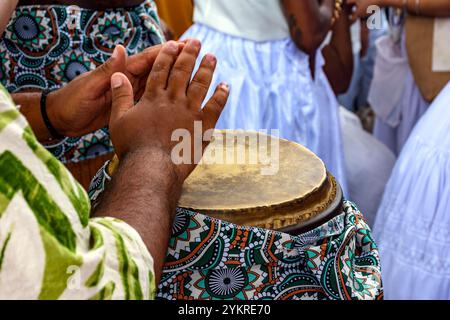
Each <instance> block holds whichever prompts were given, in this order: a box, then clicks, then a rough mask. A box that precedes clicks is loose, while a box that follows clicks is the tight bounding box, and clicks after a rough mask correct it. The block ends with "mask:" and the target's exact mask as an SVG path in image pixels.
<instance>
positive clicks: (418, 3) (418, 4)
mask: <svg viewBox="0 0 450 320" xmlns="http://www.w3.org/2000/svg"><path fill="white" fill-rule="evenodd" d="M380 5H381V6H384V7H395V8H400V9H401V8H405V7H406V10H408V12H409V13H411V14H417V13H418V14H419V15H423V16H430V17H450V1H448V0H407V1H404V0H380Z"/></svg>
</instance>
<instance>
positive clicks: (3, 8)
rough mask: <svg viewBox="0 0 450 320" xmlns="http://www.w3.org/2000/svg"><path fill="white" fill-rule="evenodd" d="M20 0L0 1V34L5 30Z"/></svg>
mask: <svg viewBox="0 0 450 320" xmlns="http://www.w3.org/2000/svg"><path fill="white" fill-rule="evenodd" d="M17 2H18V0H2V1H0V34H1V33H3V31H5V28H6V26H7V25H8V22H9V19H10V18H11V15H12V13H13V11H14V9H15V8H16V6H17Z"/></svg>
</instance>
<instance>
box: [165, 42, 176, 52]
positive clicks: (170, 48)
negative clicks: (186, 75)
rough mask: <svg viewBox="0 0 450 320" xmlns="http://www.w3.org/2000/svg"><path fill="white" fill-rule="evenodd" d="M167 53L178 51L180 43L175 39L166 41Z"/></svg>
mask: <svg viewBox="0 0 450 320" xmlns="http://www.w3.org/2000/svg"><path fill="white" fill-rule="evenodd" d="M165 48H166V50H167V53H177V52H178V43H176V42H175V41H169V42H167V43H166V47H165Z"/></svg>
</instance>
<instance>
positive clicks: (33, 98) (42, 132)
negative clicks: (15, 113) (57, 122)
mask: <svg viewBox="0 0 450 320" xmlns="http://www.w3.org/2000/svg"><path fill="white" fill-rule="evenodd" d="M12 98H13V100H14V102H15V103H16V105H18V106H19V107H20V112H21V113H22V114H23V115H24V116H25V118H26V119H27V121H28V123H29V124H30V126H31V129H32V130H33V132H34V135H35V136H36V138H37V139H38V140H39V141H41V142H43V141H48V140H50V139H51V135H50V132H49V131H48V129H47V127H46V126H45V123H44V120H43V118H42V115H41V108H40V102H41V93H40V92H26V93H15V94H13V95H12Z"/></svg>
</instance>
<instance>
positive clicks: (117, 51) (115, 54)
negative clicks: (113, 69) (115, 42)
mask: <svg viewBox="0 0 450 320" xmlns="http://www.w3.org/2000/svg"><path fill="white" fill-rule="evenodd" d="M118 54H119V50H118V49H117V47H115V48H114V51H113V53H112V55H111V59H115V58H117V56H118Z"/></svg>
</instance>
